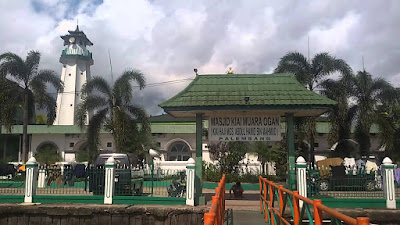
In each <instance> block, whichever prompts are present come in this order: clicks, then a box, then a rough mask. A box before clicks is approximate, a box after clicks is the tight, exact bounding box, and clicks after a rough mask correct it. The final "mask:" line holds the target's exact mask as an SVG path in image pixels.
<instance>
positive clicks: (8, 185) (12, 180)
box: [0, 172, 25, 195]
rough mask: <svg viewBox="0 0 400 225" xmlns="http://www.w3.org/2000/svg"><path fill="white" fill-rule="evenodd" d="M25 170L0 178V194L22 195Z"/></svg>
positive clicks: (23, 192)
mask: <svg viewBox="0 0 400 225" xmlns="http://www.w3.org/2000/svg"><path fill="white" fill-rule="evenodd" d="M24 194H25V172H22V173H18V174H17V175H16V176H14V177H6V178H5V179H1V180H0V195H24Z"/></svg>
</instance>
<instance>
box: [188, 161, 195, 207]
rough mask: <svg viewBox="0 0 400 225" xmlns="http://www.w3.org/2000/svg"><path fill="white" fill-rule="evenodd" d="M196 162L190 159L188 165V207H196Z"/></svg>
mask: <svg viewBox="0 0 400 225" xmlns="http://www.w3.org/2000/svg"><path fill="white" fill-rule="evenodd" d="M195 169H196V161H195V160H194V159H193V158H189V159H188V161H187V164H186V205H191V206H194V179H195Z"/></svg>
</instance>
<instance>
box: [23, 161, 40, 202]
mask: <svg viewBox="0 0 400 225" xmlns="http://www.w3.org/2000/svg"><path fill="white" fill-rule="evenodd" d="M25 168H26V170H25V171H26V178H25V199H24V202H25V203H32V202H33V196H35V195H36V186H37V176H38V163H37V161H36V159H35V157H31V158H30V159H29V160H28V162H26V164H25Z"/></svg>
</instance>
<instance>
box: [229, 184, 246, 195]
mask: <svg viewBox="0 0 400 225" xmlns="http://www.w3.org/2000/svg"><path fill="white" fill-rule="evenodd" d="M232 191H233V195H234V196H235V198H243V192H244V190H243V188H242V185H241V184H240V182H236V184H235V185H233V186H232V187H231V189H230V190H229V195H232Z"/></svg>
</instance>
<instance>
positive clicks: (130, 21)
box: [0, 0, 400, 115]
mask: <svg viewBox="0 0 400 225" xmlns="http://www.w3.org/2000/svg"><path fill="white" fill-rule="evenodd" d="M35 4H37V5H36V8H35ZM72 4H76V5H72ZM375 4H376V3H374V2H373V1H365V2H363V3H362V4H360V3H348V2H347V1H335V2H318V3H315V2H313V3H309V4H307V3H303V2H302V3H301V4H300V3H297V2H296V1H292V2H285V3H282V2H281V1H245V0H242V1H233V2H232V1H213V0H206V1H196V0H188V1H179V0H171V1H162V0H155V1H145V0H134V1H132V0H105V1H104V2H102V3H101V4H98V3H96V2H94V1H91V0H82V1H66V0H32V1H28V0H19V1H0V29H1V30H2V34H1V35H0V41H1V43H2V44H1V45H0V52H6V51H12V52H15V53H18V54H19V55H21V56H24V57H25V55H26V53H27V51H28V50H30V49H37V50H39V51H41V52H42V55H43V58H42V63H41V66H42V68H50V69H54V70H55V71H57V72H59V71H61V64H60V63H59V62H58V60H59V56H60V53H61V50H62V48H63V46H62V44H63V42H62V40H61V39H60V35H63V34H65V33H67V31H68V30H73V29H75V26H76V20H77V19H78V20H79V27H80V28H81V30H83V31H84V32H85V33H86V35H87V36H88V38H89V39H90V40H91V41H92V42H93V43H94V46H92V47H90V51H92V52H93V57H94V60H95V64H94V66H93V67H92V74H93V75H99V76H104V77H106V78H107V79H109V80H110V79H111V78H110V72H109V71H110V68H109V59H108V50H110V52H111V56H112V62H113V70H114V76H115V77H116V76H118V75H119V74H120V73H121V72H122V71H123V70H124V69H125V68H128V67H133V68H138V69H140V70H142V71H143V72H144V73H145V74H146V75H147V81H148V83H155V82H162V81H167V80H174V79H184V78H190V77H193V76H194V72H193V68H197V69H199V73H200V74H204V73H225V72H226V70H227V69H228V67H229V66H232V67H233V69H234V70H235V71H236V72H237V73H263V72H272V71H273V69H274V68H275V66H276V65H277V63H278V61H279V58H280V57H282V56H283V55H284V54H285V53H286V52H288V51H299V52H302V53H303V54H307V37H308V36H310V42H311V43H310V44H311V56H313V54H314V53H318V52H322V51H329V52H331V53H333V54H334V55H335V56H337V57H339V58H343V59H344V60H348V62H349V63H350V65H351V66H353V67H355V70H356V69H359V68H360V66H359V65H360V59H361V56H364V57H365V58H366V59H368V61H370V64H367V69H369V68H370V69H371V73H372V74H374V73H377V75H379V76H383V77H391V76H393V79H392V80H394V81H397V80H398V75H396V74H400V69H399V68H398V67H397V66H395V65H396V63H395V62H397V61H398V59H399V58H400V55H399V54H400V53H399V51H397V50H396V49H395V48H396V46H397V45H398V43H397V42H398V41H397V39H396V38H395V37H398V34H397V27H398V26H400V20H399V19H396V18H397V17H398V16H397V11H398V10H388V9H389V7H390V8H393V9H398V8H400V7H399V5H400V4H399V3H397V2H396V1H392V4H388V5H385V6H383V8H384V9H380V8H377V7H376V5H375ZM370 5H372V6H370ZM38 6H40V7H41V10H38V9H37V8H38ZM369 6H370V7H369ZM378 9H379V10H378ZM373 18H378V20H375V19H373ZM371 30H372V31H371ZM377 30H380V31H381V32H377ZM383 55H385V57H383ZM375 58H377V59H379V60H375ZM368 61H367V60H366V62H368ZM395 75H396V76H395ZM187 84H188V81H185V82H182V83H177V84H170V85H163V86H157V87H149V88H147V89H145V90H144V91H141V92H139V93H136V92H135V96H137V101H138V103H143V104H144V105H145V106H146V108H147V109H148V111H149V112H150V113H151V114H153V115H154V114H155V113H157V112H160V111H161V109H160V108H158V107H157V105H158V104H159V103H160V102H162V101H164V100H165V99H168V98H169V97H171V96H172V95H174V94H176V93H177V92H179V91H180V90H182V88H183V87H184V86H185V85H187Z"/></svg>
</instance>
